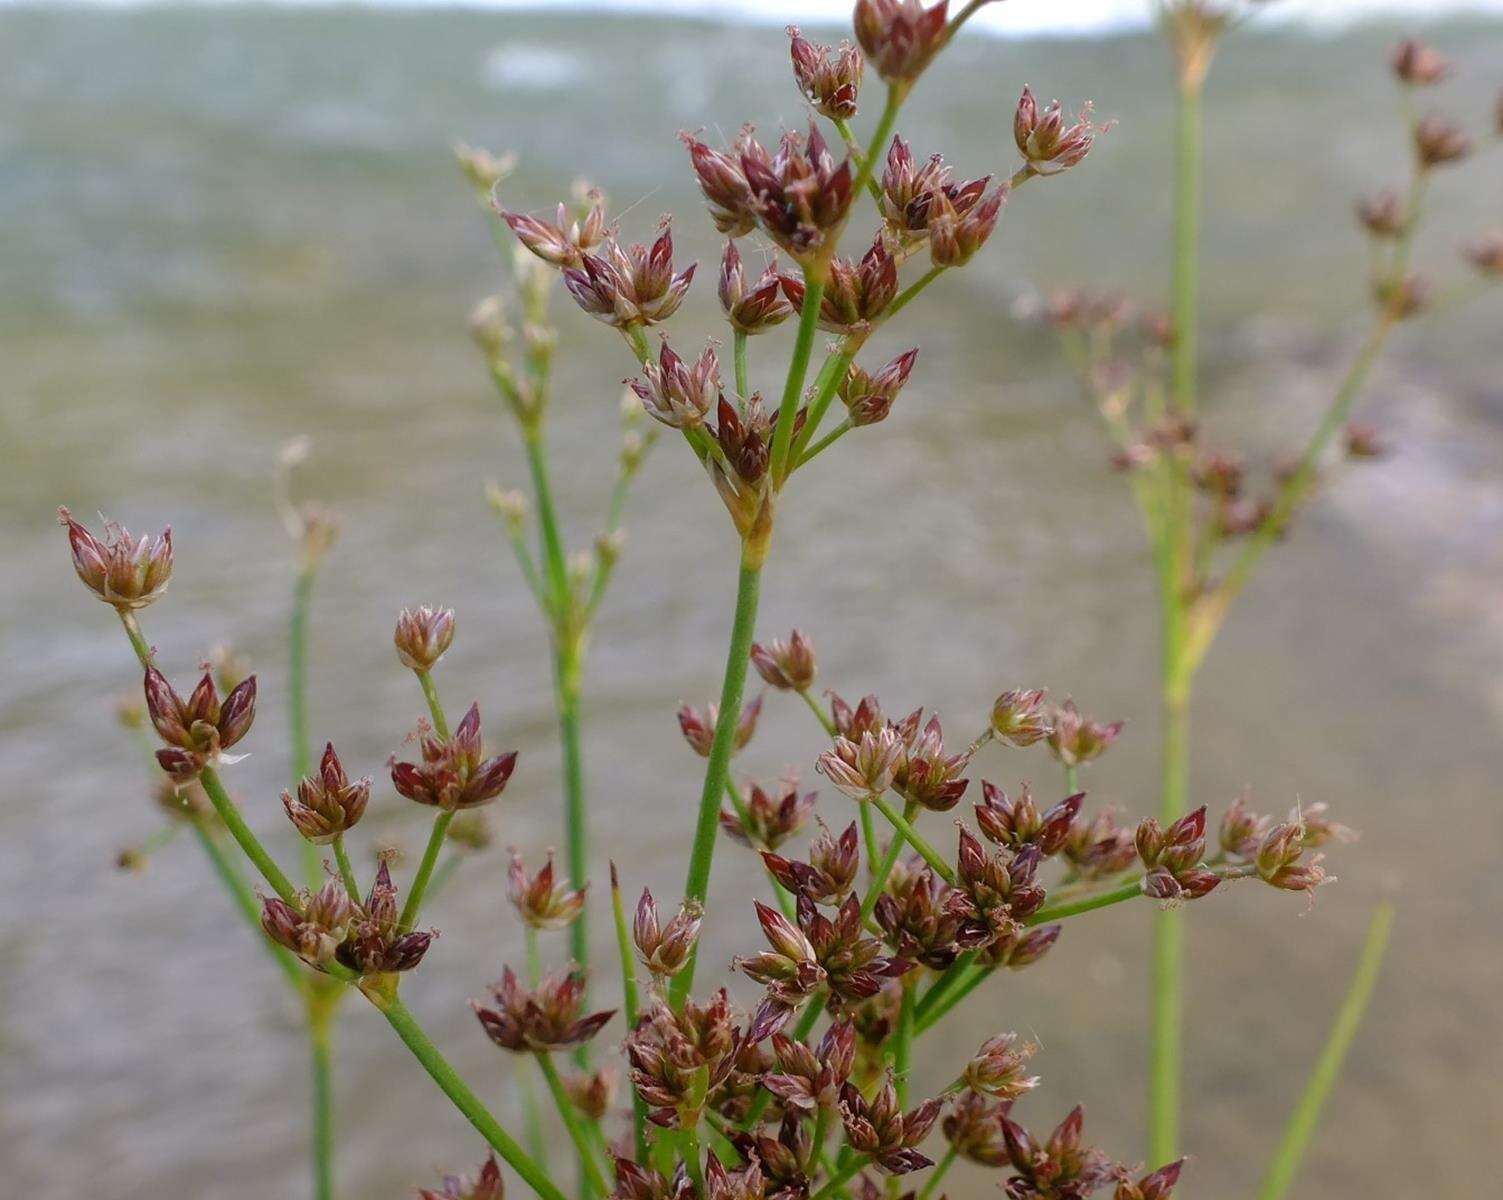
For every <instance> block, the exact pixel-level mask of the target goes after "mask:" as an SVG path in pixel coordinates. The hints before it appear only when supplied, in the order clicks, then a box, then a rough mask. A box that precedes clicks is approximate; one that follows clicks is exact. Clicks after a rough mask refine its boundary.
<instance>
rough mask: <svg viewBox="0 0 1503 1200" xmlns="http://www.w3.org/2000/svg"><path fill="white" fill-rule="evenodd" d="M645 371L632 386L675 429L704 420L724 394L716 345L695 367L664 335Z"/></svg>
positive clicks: (655, 414) (644, 404)
mask: <svg viewBox="0 0 1503 1200" xmlns="http://www.w3.org/2000/svg"><path fill="white" fill-rule="evenodd" d="M732 244H733V245H734V243H732ZM642 375H643V377H644V378H642V379H633V380H630V381H629V383H630V386H631V390H632V391H633V392H635V393H636V394H637V395H638V396H639V397H640V398H641V400H642V407H643V408H645V409H646V410H647V412H648V415H649V416H652V417H654V418H655V419H657V420H659V421H661V422H662V423H663V424H664V425H667V426H668V427H669V428H671V429H692V428H694V427H695V426H698V425H702V424H704V419H705V414H706V413H708V412H709V411H710V406H711V405H712V404H714V403H715V399H716V397H718V396H719V395H720V361H719V359H717V358H716V357H715V348H714V346H713V345H707V346H705V348H704V352H703V353H702V354H701V355H700V356H699V358H698V359H696V360H695V362H694V365H693V366H692V367H691V366H689V365H688V364H687V363H685V362H684V360H683V359H682V358H680V357H679V356H678V355H677V354H675V353H674V352H673V348H672V347H671V346H669V345H668V339H667V338H664V339H663V345H662V348H661V349H660V350H659V351H658V361H657V362H656V363H652V362H649V363H646V364H645V365H644V366H643V367H642Z"/></svg>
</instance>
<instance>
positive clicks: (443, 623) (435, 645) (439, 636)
mask: <svg viewBox="0 0 1503 1200" xmlns="http://www.w3.org/2000/svg"><path fill="white" fill-rule="evenodd" d="M392 641H393V642H394V643H395V645H396V647H397V657H398V658H399V659H401V660H402V665H403V666H404V667H406V668H407V669H408V670H410V671H431V670H433V668H434V667H435V666H437V665H438V660H439V659H441V658H442V657H443V656H444V652H445V651H447V650H448V649H449V647H450V645H452V644H453V642H454V610H453V609H452V608H429V607H428V606H427V605H426V604H425V605H423V606H422V607H421V608H404V609H403V610H402V611H401V612H400V613H399V614H398V615H397V628H396V632H395V633H394V634H393V635H392Z"/></svg>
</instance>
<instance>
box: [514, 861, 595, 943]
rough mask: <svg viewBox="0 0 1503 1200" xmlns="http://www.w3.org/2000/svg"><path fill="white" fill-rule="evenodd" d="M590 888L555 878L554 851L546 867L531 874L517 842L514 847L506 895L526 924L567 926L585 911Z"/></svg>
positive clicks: (545, 927) (534, 925) (539, 927)
mask: <svg viewBox="0 0 1503 1200" xmlns="http://www.w3.org/2000/svg"><path fill="white" fill-rule="evenodd" d="M588 890H589V885H586V886H585V887H582V888H580V889H579V890H578V891H575V890H573V889H571V888H570V887H569V886H568V885H567V884H566V883H562V882H559V881H557V880H556V879H555V877H554V870H553V855H552V853H551V852H550V853H549V855H548V858H547V860H546V861H545V862H544V863H543V866H542V869H541V870H539V871H538V873H537V874H536V875H532V876H529V875H528V874H527V865H526V864H525V863H524V862H523V861H522V856H521V854H519V853H518V852H517V849H516V847H515V846H513V847H512V851H511V866H510V867H508V868H507V872H506V896H507V899H508V900H510V901H511V903H512V907H513V908H515V909H516V910H517V915H518V916H520V917H521V918H522V922H523V924H525V925H530V926H531V927H532V928H533V929H564V928H567V927H568V926H570V925H572V924H574V922H575V921H576V920H577V919H578V917H579V914H580V913H581V912H583V911H584V905H585V892H586V891H588Z"/></svg>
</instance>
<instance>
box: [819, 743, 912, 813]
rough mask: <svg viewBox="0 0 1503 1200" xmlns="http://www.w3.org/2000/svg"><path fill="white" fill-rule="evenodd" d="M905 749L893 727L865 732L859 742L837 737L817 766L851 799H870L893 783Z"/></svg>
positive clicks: (820, 771)
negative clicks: (874, 731)
mask: <svg viewBox="0 0 1503 1200" xmlns="http://www.w3.org/2000/svg"><path fill="white" fill-rule="evenodd" d="M903 753H904V746H903V743H902V741H901V739H900V738H899V737H898V736H897V734H896V733H894V732H893V731H892V730H891V729H882V730H879V731H878V732H876V733H863V734H862V735H861V740H860V741H858V742H853V741H850V740H849V739H848V738H844V737H837V738H836V739H835V744H834V745H833V746H832V747H831V748H830V749H829V750H826V751H825V752H824V753H823V754H821V755H820V756H819V761H818V762H817V763H816V764H815V768H814V769H815V770H816V771H818V772H819V773H820V774H821V775H823V776H824V777H825V778H826V779H828V780H829V781H830V782H831V783H832V784H834V785H835V787H836V789H837V790H839V791H840V792H843V793H844V794H845V795H847V796H849V797H850V798H851V799H852V800H869V799H871V798H872V797H873V796H880V795H881V794H882V793H883V792H885V791H886V790H887V789H888V788H889V787H891V786H892V781H893V777H894V775H895V774H896V773H897V769H898V764H899V762H900V761H901V759H902V757H903Z"/></svg>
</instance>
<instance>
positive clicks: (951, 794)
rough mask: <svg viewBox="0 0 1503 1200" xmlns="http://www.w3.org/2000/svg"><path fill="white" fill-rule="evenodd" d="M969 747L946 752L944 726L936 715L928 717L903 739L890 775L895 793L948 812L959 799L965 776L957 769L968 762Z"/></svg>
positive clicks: (905, 798) (911, 801)
mask: <svg viewBox="0 0 1503 1200" xmlns="http://www.w3.org/2000/svg"><path fill="white" fill-rule="evenodd" d="M971 754H972V751H971V750H970V749H969V748H968V749H966V750H963V751H961V753H959V754H948V755H947V754H946V753H945V743H944V729H943V727H942V726H941V725H940V722H939V718H938V717H931V718H929V722H928V724H926V725H925V726H924V728H923V731H922V732H921V733H917V734H916V735H914V736H911V737H909V738H908V739H907V745H906V750H905V753H904V755H903V757H902V758H901V759H900V760H899V762H898V769H897V771H896V772H895V773H894V775H893V781H892V787H893V790H894V791H895V792H897V793H898V795H900V796H902V797H903V799H904V800H907V801H909V802H910V803H912V804H918V805H920V806H922V807H923V808H927V809H928V810H929V811H930V812H949V811H950V809H952V808H954V807H955V806H956V805H957V804H958V803H960V798H961V797H962V796H964V795H965V790H966V788H967V786H969V784H970V782H971V781H970V780H969V779H962V778H960V773H961V772H962V771H964V770H965V769H966V767H967V766H968V765H969V764H970V761H971Z"/></svg>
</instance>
